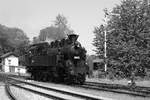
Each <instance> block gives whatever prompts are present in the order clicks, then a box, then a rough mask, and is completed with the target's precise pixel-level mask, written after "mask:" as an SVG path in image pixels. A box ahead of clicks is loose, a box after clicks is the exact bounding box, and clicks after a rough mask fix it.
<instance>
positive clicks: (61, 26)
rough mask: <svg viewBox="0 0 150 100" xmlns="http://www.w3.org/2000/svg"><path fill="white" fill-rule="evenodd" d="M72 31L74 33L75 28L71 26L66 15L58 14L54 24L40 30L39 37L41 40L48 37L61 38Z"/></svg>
mask: <svg viewBox="0 0 150 100" xmlns="http://www.w3.org/2000/svg"><path fill="white" fill-rule="evenodd" d="M71 33H73V30H71V29H70V28H69V26H68V21H67V19H66V17H64V16H63V15H60V14H58V16H56V20H55V21H54V25H51V26H50V27H47V28H45V29H42V30H41V31H40V34H39V39H40V41H45V40H46V39H51V40H59V39H62V38H64V37H66V35H67V34H71Z"/></svg>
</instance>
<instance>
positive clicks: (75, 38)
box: [68, 34, 79, 43]
mask: <svg viewBox="0 0 150 100" xmlns="http://www.w3.org/2000/svg"><path fill="white" fill-rule="evenodd" d="M78 36H79V35H77V34H70V35H68V38H69V40H71V41H72V42H73V43H74V42H75V41H77V39H78Z"/></svg>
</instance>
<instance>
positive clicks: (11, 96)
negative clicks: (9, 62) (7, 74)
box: [5, 83, 17, 100]
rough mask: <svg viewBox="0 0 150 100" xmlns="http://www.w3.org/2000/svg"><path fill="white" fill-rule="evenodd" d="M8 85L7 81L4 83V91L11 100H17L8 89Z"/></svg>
mask: <svg viewBox="0 0 150 100" xmlns="http://www.w3.org/2000/svg"><path fill="white" fill-rule="evenodd" d="M9 86H10V85H9V84H8V83H6V84H5V91H6V93H7V95H8V96H9V98H10V99H11V100H17V98H16V97H15V96H14V95H13V94H12V92H11V90H10V87H9Z"/></svg>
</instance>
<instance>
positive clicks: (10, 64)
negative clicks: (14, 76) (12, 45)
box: [1, 52, 26, 73]
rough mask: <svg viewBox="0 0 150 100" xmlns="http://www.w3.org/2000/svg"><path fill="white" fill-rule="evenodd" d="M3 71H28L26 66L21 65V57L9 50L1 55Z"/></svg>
mask: <svg viewBox="0 0 150 100" xmlns="http://www.w3.org/2000/svg"><path fill="white" fill-rule="evenodd" d="M1 71H3V72H11V73H26V67H25V66H19V58H18V56H17V55H16V54H14V53H12V52H9V53H6V54H4V55H2V56H1Z"/></svg>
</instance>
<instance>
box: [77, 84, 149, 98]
mask: <svg viewBox="0 0 150 100" xmlns="http://www.w3.org/2000/svg"><path fill="white" fill-rule="evenodd" d="M77 86H78V87H81V88H88V89H94V90H100V91H109V92H115V93H121V94H128V95H134V96H141V97H150V89H149V88H146V87H138V86H137V87H135V88H130V87H128V86H124V85H119V84H106V83H95V82H86V83H85V84H84V85H82V86H80V85H77Z"/></svg>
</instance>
